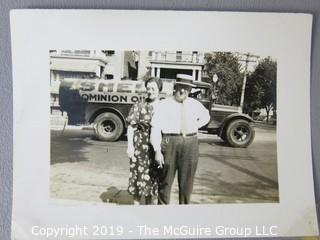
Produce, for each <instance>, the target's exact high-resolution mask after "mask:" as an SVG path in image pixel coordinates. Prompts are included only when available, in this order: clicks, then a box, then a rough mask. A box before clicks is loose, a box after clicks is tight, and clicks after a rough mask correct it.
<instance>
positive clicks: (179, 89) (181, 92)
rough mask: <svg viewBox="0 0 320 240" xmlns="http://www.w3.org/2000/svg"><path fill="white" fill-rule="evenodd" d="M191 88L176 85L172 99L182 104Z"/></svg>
mask: <svg viewBox="0 0 320 240" xmlns="http://www.w3.org/2000/svg"><path fill="white" fill-rule="evenodd" d="M191 89H192V87H190V86H187V85H182V84H177V85H175V87H174V90H175V94H174V97H175V99H176V100H177V101H178V102H183V101H184V100H185V99H186V98H187V97H188V95H189V93H190V91H191Z"/></svg>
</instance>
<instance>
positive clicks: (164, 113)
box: [150, 97, 210, 151]
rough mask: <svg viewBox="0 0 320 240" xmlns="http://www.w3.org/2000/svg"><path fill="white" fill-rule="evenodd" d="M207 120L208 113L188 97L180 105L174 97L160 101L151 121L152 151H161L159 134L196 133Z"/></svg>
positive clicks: (197, 102)
mask: <svg viewBox="0 0 320 240" xmlns="http://www.w3.org/2000/svg"><path fill="white" fill-rule="evenodd" d="M209 120H210V115H209V111H208V110H207V109H206V108H205V107H204V106H203V105H202V104H201V103H200V102H199V101H197V100H195V99H193V98H189V97H188V98H186V99H185V100H184V101H183V102H182V103H179V102H177V101H176V100H175V99H174V97H172V98H167V99H165V100H162V101H160V102H159V103H158V104H157V106H156V107H155V109H154V115H153V117H152V120H151V125H152V130H151V136H150V140H151V143H152V145H153V148H154V150H155V151H158V150H160V149H161V147H160V146H161V133H163V134H191V133H197V132H198V129H199V128H200V127H202V126H204V125H205V124H207V123H208V122H209Z"/></svg>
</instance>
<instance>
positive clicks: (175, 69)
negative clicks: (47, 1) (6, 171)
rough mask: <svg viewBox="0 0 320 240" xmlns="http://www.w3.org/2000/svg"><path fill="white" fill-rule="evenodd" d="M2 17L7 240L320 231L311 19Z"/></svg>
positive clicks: (129, 14)
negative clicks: (8, 94)
mask: <svg viewBox="0 0 320 240" xmlns="http://www.w3.org/2000/svg"><path fill="white" fill-rule="evenodd" d="M10 16H11V29H12V31H11V39H12V43H11V44H12V63H13V100H14V102H13V110H14V118H13V133H14V135H13V140H14V141H13V144H14V161H13V195H12V199H13V208H12V235H13V237H14V239H70V238H74V239H155V238H159V239H160V238H162V239H176V238H229V237H232V238H238V237H245V238H246V237H283V236H312V235H314V234H318V227H317V226H318V223H317V218H316V206H315V200H314V199H315V198H314V185H313V175H312V171H313V166H312V151H311V130H310V54H311V32H312V16H311V15H308V14H287V13H262V12H261V13H249V12H210V11H189V12H188V11H152V10H150V11H149V10H136V11H130V10H80V9H78V10H43V9H42V10H21V11H19V10H17V11H12V12H11V15H10ZM31 32H32V34H30V33H31ZM26 196H28V197H27V198H26ZM76 230H77V231H76ZM78 230H79V231H78Z"/></svg>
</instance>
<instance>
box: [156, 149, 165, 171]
mask: <svg viewBox="0 0 320 240" xmlns="http://www.w3.org/2000/svg"><path fill="white" fill-rule="evenodd" d="M155 160H156V162H157V164H158V167H159V168H162V167H163V164H164V158H163V155H162V152H161V151H156V154H155Z"/></svg>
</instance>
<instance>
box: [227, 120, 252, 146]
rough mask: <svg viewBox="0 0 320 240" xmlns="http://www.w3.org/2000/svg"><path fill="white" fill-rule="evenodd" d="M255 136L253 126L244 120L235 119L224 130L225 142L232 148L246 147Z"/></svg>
mask: <svg viewBox="0 0 320 240" xmlns="http://www.w3.org/2000/svg"><path fill="white" fill-rule="evenodd" d="M254 136H255V130H254V128H253V126H252V125H251V124H250V123H249V122H248V121H246V120H243V119H236V120H234V121H232V122H230V123H229V124H228V126H227V129H226V135H225V141H226V142H227V143H228V144H229V145H230V146H232V147H241V148H245V147H248V146H249V145H250V144H251V143H252V141H253V139H254Z"/></svg>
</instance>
